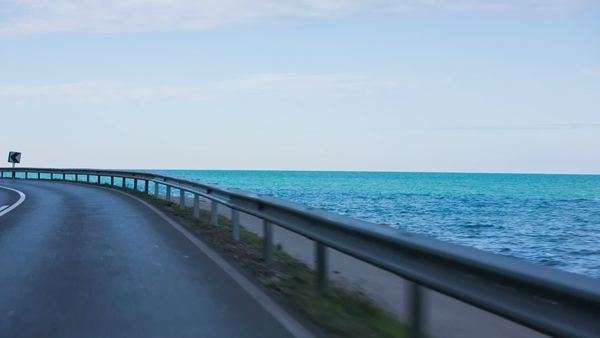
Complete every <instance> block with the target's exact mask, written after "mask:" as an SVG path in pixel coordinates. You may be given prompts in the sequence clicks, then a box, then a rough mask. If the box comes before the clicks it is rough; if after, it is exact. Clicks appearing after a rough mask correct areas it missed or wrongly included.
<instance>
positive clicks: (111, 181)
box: [110, 176, 115, 187]
mask: <svg viewBox="0 0 600 338" xmlns="http://www.w3.org/2000/svg"><path fill="white" fill-rule="evenodd" d="M114 185H115V177H114V176H111V177H110V186H111V187H112V186H114Z"/></svg>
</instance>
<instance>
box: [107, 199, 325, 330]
mask: <svg viewBox="0 0 600 338" xmlns="http://www.w3.org/2000/svg"><path fill="white" fill-rule="evenodd" d="M107 189H110V188H107ZM110 190H113V191H116V192H119V193H122V194H124V195H127V196H129V197H131V198H133V199H135V200H138V201H139V202H140V203H142V204H143V205H145V206H146V207H148V208H149V209H150V210H152V211H154V213H156V214H157V215H158V216H159V217H160V218H162V219H163V220H165V221H166V222H167V223H169V224H170V225H171V226H172V227H173V228H175V229H176V230H177V231H179V232H180V233H181V234H182V235H183V236H185V237H186V238H187V239H188V240H189V241H190V242H192V244H194V245H195V246H196V247H197V248H198V249H200V251H202V252H203V253H204V254H205V255H206V256H208V258H210V259H211V260H212V261H213V262H214V263H215V264H217V266H219V267H220V268H221V270H223V271H224V272H225V273H227V274H228V275H229V276H230V277H231V278H232V279H233V280H234V281H235V282H236V283H237V284H238V285H239V286H240V287H241V288H242V289H243V290H244V291H246V292H247V293H248V294H249V295H250V296H251V297H252V298H254V299H255V300H256V301H257V302H258V303H259V304H260V305H262V307H263V308H264V309H265V310H267V312H269V313H270V314H271V315H272V316H273V317H274V318H275V319H276V320H277V321H278V322H279V323H280V324H281V325H282V326H283V327H285V328H286V329H287V330H288V332H290V333H291V334H292V335H293V336H294V337H296V338H315V335H314V334H313V333H312V332H310V331H309V330H308V329H307V328H305V327H304V326H303V325H302V324H300V323H299V322H298V321H297V320H296V319H295V318H293V317H292V316H291V315H290V314H288V313H287V311H285V310H284V309H283V308H282V307H281V306H279V304H277V303H275V302H274V301H273V300H272V299H271V297H269V296H267V294H266V293H264V292H263V291H262V290H261V289H259V288H258V287H257V286H256V285H254V284H253V283H252V282H251V281H250V280H248V278H246V277H245V276H244V275H242V274H241V273H239V272H238V271H237V270H236V269H235V268H234V267H233V266H231V265H230V264H229V263H228V262H227V261H226V260H225V259H223V258H222V257H221V256H219V254H218V253H216V252H215V251H214V250H213V249H211V248H209V247H208V246H207V245H206V244H204V242H202V241H201V240H200V239H198V237H196V236H194V235H193V234H192V233H191V232H189V231H188V230H187V229H185V228H184V227H183V226H182V225H180V224H179V223H177V222H176V221H174V220H173V219H171V218H170V217H169V216H167V215H166V214H164V213H163V212H162V211H160V210H158V209H157V208H155V207H154V206H152V205H150V204H149V203H148V202H146V201H144V200H142V199H140V198H138V197H137V196H133V195H130V194H128V193H126V192H124V191H120V190H115V189H110Z"/></svg>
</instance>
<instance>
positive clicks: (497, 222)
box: [155, 170, 600, 278]
mask: <svg viewBox="0 0 600 338" xmlns="http://www.w3.org/2000/svg"><path fill="white" fill-rule="evenodd" d="M155 172H157V173H161V174H166V175H170V176H177V177H182V178H185V179H189V180H197V181H201V182H205V183H216V184H218V185H221V186H224V187H232V188H239V189H244V190H247V191H252V192H257V193H264V194H269V195H273V196H277V197H280V198H284V199H288V200H291V201H294V202H298V203H302V204H305V205H310V206H313V207H319V208H323V209H327V210H330V211H334V212H337V213H340V214H344V215H348V216H351V217H355V218H359V219H363V220H367V221H371V222H375V223H381V224H386V225H389V226H392V227H394V228H397V229H402V230H407V231H413V232H417V233H421V234H425V235H428V236H432V237H435V238H438V239H441V240H445V241H450V242H453V243H458V244H464V245H467V246H471V247H475V248H479V249H482V250H485V251H490V252H494V253H498V254H502V255H508V256H514V257H519V258H523V259H526V260H529V261H532V262H536V263H538V264H542V265H546V266H551V267H554V268H558V269H563V270H567V271H571V272H576V273H580V274H585V275H588V276H592V277H595V278H600V176H598V175H527V174H458V173H386V172H302V171H208V170H207V171H204V170H159V171H155Z"/></svg>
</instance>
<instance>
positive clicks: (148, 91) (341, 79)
mask: <svg viewBox="0 0 600 338" xmlns="http://www.w3.org/2000/svg"><path fill="white" fill-rule="evenodd" d="M399 85H400V84H399V83H397V82H395V81H393V80H387V79H378V78H372V77H368V76H360V75H345V74H295V73H264V74H249V75H244V76H239V77H236V78H230V79H224V80H219V81H214V82H210V83H203V84H198V85H173V84H169V85H147V84H125V83H113V82H75V83H61V84H52V85H4V86H2V85H0V102H2V101H6V102H16V103H21V104H24V103H30V102H56V103H68V102H83V103H91V104H100V103H110V102H118V101H131V102H157V101H168V100H178V101H180V100H186V101H203V100H211V99H219V98H223V97H231V96H232V95H236V96H237V95H272V94H283V95H285V94H289V95H298V93H308V92H315V91H318V92H319V93H329V94H330V95H338V96H344V95H356V94H365V93H367V94H368V93H372V92H378V91H380V90H382V89H393V88H396V87H398V86H399Z"/></svg>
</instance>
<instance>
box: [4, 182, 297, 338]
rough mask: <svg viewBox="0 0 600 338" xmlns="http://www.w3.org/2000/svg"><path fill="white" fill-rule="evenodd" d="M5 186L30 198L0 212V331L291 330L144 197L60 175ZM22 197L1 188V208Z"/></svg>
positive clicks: (241, 333)
mask: <svg viewBox="0 0 600 338" xmlns="http://www.w3.org/2000/svg"><path fill="white" fill-rule="evenodd" d="M2 186H3V187H7V188H13V189H17V190H19V191H21V192H23V193H24V194H25V196H26V198H25V200H24V201H23V202H22V203H21V204H20V205H18V206H16V207H15V208H14V209H13V210H11V211H9V212H8V213H6V214H4V215H1V216H0V337H36V338H39V337H61V338H62V337H65V338H66V337H77V338H83V337H87V338H92V337H128V338H133V337H223V338H227V337H232V338H233V337H257V338H269V337H274V338H275V337H277V338H283V337H291V334H290V333H289V332H288V331H287V330H286V329H285V328H284V327H283V326H282V325H281V324H279V322H278V321H276V320H275V319H274V317H273V316H272V315H271V314H270V313H269V312H267V311H266V310H265V309H264V308H263V307H262V306H261V305H260V304H259V303H258V302H257V301H255V299H254V298H252V297H251V296H250V295H249V294H247V293H246V292H245V291H244V290H243V289H241V288H240V287H239V286H238V284H237V283H236V282H235V281H234V280H233V279H232V278H231V277H230V276H229V275H227V274H226V273H225V272H223V270H221V269H220V268H219V267H218V266H217V265H216V264H215V263H214V262H213V261H212V260H211V259H209V258H208V257H207V256H206V255H205V254H204V253H202V251H200V250H199V249H198V248H197V247H195V246H194V245H193V244H192V243H191V242H190V241H189V240H188V239H186V238H185V237H184V236H183V235H182V234H181V233H179V232H178V231H177V230H175V229H174V228H173V227H171V226H170V225H168V224H166V222H165V221H164V220H163V219H162V218H160V217H159V216H158V215H157V214H155V213H154V212H153V211H151V210H150V209H148V208H147V207H146V206H144V205H143V204H141V203H140V202H139V201H136V200H134V199H132V198H130V197H128V196H125V195H123V194H120V193H117V192H112V191H109V190H107V189H101V188H96V187H93V186H85V185H78V184H69V183H60V182H43V181H25V180H23V181H19V180H7V179H0V187H2ZM18 200H19V195H18V193H16V192H14V191H9V190H6V189H2V188H0V208H1V207H3V206H7V205H9V206H10V205H12V204H13V203H15V202H17V201H18ZM0 212H1V211H0Z"/></svg>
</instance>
